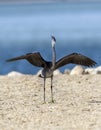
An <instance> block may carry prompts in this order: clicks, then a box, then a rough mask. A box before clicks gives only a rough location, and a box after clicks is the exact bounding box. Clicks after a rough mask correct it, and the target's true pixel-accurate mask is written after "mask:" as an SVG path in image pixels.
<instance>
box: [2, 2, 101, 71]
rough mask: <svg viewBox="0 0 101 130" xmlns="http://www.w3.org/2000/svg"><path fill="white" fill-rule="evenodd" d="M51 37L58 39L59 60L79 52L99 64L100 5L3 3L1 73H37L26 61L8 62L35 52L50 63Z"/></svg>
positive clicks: (100, 55)
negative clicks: (10, 59) (13, 58)
mask: <svg viewBox="0 0 101 130" xmlns="http://www.w3.org/2000/svg"><path fill="white" fill-rule="evenodd" d="M51 35H54V36H55V37H56V39H57V43H56V51H57V59H59V58H60V57H62V56H64V55H67V54H69V53H72V52H79V53H82V54H84V55H87V56H89V57H90V58H92V59H94V60H95V61H96V62H97V63H98V65H100V64H101V58H100V57H101V53H100V52H101V3H100V2H99V3H66V2H64V3H43V4H42V3H38V4H37V3H32V4H21V3H20V4H0V74H7V73H8V72H10V71H13V70H14V71H19V72H22V73H26V74H35V73H36V72H37V71H38V70H39V68H36V67H33V66H32V65H30V64H29V63H28V62H26V61H17V62H12V63H6V62H5V60H6V59H8V58H11V57H15V56H19V55H23V54H25V53H29V52H34V51H40V53H41V54H42V56H43V57H44V58H45V59H46V60H51ZM71 67H73V66H71V65H68V66H65V67H63V68H61V71H63V70H64V69H65V68H71Z"/></svg>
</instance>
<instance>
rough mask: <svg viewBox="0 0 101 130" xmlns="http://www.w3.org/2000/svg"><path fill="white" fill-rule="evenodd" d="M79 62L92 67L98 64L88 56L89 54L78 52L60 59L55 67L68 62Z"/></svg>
mask: <svg viewBox="0 0 101 130" xmlns="http://www.w3.org/2000/svg"><path fill="white" fill-rule="evenodd" d="M70 63H72V64H79V65H84V66H88V67H92V66H94V65H95V64H96V62H95V61H93V60H92V59H90V58H88V57H87V56H84V55H82V54H78V53H72V54H70V55H67V56H65V57H63V58H61V59H60V60H58V61H57V62H56V64H55V69H58V68H59V67H62V66H64V65H66V64H70Z"/></svg>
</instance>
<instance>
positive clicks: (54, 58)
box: [52, 44, 56, 69]
mask: <svg viewBox="0 0 101 130" xmlns="http://www.w3.org/2000/svg"><path fill="white" fill-rule="evenodd" d="M55 62H56V51H55V44H54V45H53V46H52V68H53V69H54V68H55Z"/></svg>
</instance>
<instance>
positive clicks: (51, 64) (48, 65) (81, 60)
mask: <svg viewBox="0 0 101 130" xmlns="http://www.w3.org/2000/svg"><path fill="white" fill-rule="evenodd" d="M55 42H56V39H55V37H54V36H52V61H46V60H44V59H43V57H42V56H41V54H40V53H39V52H35V53H28V54H26V55H22V56H19V57H15V58H12V59H8V60H7V62H10V61H16V60H22V59H26V60H27V61H28V62H30V63H31V64H32V65H34V66H37V67H42V68H43V70H42V73H41V75H40V77H43V78H44V102H45V81H46V78H49V77H50V78H51V95H52V102H53V90H52V88H53V86H52V80H53V72H54V70H56V69H58V68H60V67H62V66H64V65H66V64H70V63H72V64H79V65H84V66H88V67H92V66H94V65H95V64H96V62H95V61H93V60H92V59H90V58H88V57H86V56H84V55H82V54H78V53H72V54H70V55H66V56H64V57H63V58H61V59H60V60H58V61H56V51H55Z"/></svg>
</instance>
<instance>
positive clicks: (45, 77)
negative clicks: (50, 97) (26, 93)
mask: <svg viewBox="0 0 101 130" xmlns="http://www.w3.org/2000/svg"><path fill="white" fill-rule="evenodd" d="M45 82H46V77H44V88H43V89H44V103H45V102H46V101H45Z"/></svg>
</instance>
